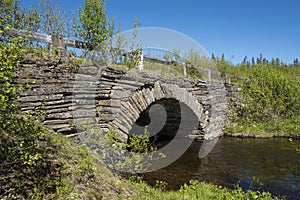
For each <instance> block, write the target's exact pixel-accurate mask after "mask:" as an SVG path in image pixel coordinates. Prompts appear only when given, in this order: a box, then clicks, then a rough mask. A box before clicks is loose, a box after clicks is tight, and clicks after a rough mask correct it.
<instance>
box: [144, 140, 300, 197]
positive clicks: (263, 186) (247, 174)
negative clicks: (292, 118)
mask: <svg viewBox="0 0 300 200" xmlns="http://www.w3.org/2000/svg"><path fill="white" fill-rule="evenodd" d="M201 145H202V142H201V141H194V142H193V144H192V145H191V146H190V148H189V149H188V150H187V151H186V152H185V153H184V154H183V155H182V156H181V157H180V159H178V160H177V161H175V162H174V163H172V164H171V165H169V166H167V167H165V168H163V169H160V170H158V171H155V172H150V173H146V174H143V177H144V180H145V181H146V182H147V183H148V184H150V185H153V186H154V185H155V183H156V180H161V181H164V182H166V183H167V184H168V185H167V187H166V189H168V190H177V189H179V188H180V186H181V185H183V184H184V183H188V182H189V180H191V179H194V180H199V181H204V182H208V183H212V184H215V185H222V186H225V187H228V188H232V189H234V188H235V187H236V186H237V185H238V186H240V187H241V188H242V189H243V190H248V189H251V190H259V191H267V192H271V193H272V194H273V195H275V196H278V197H281V198H283V199H300V152H297V151H296V147H298V148H300V140H296V139H294V140H293V144H291V142H290V141H289V139H288V138H271V139H249V138H242V139H241V138H231V137H224V138H221V139H219V140H218V142H217V144H216V145H215V147H214V148H213V150H212V151H211V152H210V153H209V154H208V155H207V156H206V157H204V158H202V159H200V158H199V156H198V154H199V149H200V147H201Z"/></svg>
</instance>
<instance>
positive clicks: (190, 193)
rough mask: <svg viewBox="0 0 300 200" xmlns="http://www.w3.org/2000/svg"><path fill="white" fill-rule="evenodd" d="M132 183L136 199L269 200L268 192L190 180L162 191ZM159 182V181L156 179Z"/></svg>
mask: <svg viewBox="0 0 300 200" xmlns="http://www.w3.org/2000/svg"><path fill="white" fill-rule="evenodd" d="M131 180H132V184H133V185H134V186H135V187H137V188H138V189H139V191H140V192H139V194H138V198H136V199H159V200H161V199H195V200H196V199H201V200H206V199H207V200H210V199H222V200H235V199H249V200H259V199H260V200H263V199H264V200H271V199H276V198H272V195H271V194H270V193H266V192H255V191H251V190H248V191H245V192H244V191H242V189H241V188H239V187H238V188H237V189H235V190H229V189H226V188H222V187H221V186H214V185H211V184H207V183H203V182H198V181H196V180H191V181H190V182H189V184H184V185H183V186H181V188H180V190H178V191H168V192H163V191H162V190H161V188H152V187H150V186H148V185H147V184H146V183H144V182H143V181H141V180H139V179H131ZM158 182H159V181H158Z"/></svg>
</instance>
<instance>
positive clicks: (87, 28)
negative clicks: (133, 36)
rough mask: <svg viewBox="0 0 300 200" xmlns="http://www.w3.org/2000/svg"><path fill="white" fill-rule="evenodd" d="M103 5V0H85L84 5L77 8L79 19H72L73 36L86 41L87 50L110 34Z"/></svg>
mask: <svg viewBox="0 0 300 200" xmlns="http://www.w3.org/2000/svg"><path fill="white" fill-rule="evenodd" d="M104 6H105V1H104V0H85V1H84V7H83V8H80V9H79V10H78V17H79V19H78V20H77V19H74V20H75V25H74V27H73V30H74V32H75V36H76V37H78V38H80V39H83V40H84V41H85V42H87V43H88V49H89V50H92V49H94V48H95V47H97V46H98V45H100V44H101V43H102V42H103V41H104V40H106V39H107V37H108V36H109V35H110V34H111V33H110V31H111V30H110V26H111V25H110V22H109V21H108V20H107V17H106V10H105V8H104Z"/></svg>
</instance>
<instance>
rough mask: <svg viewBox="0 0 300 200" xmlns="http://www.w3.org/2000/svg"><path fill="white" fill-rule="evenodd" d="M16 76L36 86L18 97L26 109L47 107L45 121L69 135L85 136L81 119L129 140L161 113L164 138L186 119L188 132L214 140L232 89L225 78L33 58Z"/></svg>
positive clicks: (157, 120) (224, 117)
mask: <svg viewBox="0 0 300 200" xmlns="http://www.w3.org/2000/svg"><path fill="white" fill-rule="evenodd" d="M15 76H16V78H17V79H16V80H17V81H16V84H24V83H27V84H29V85H30V87H31V89H28V90H25V91H23V92H22V93H21V97H20V98H19V99H18V101H19V102H20V106H21V110H22V111H23V112H37V111H40V110H43V111H44V113H45V115H44V116H43V118H42V121H43V124H44V125H45V126H46V127H48V128H51V129H53V130H55V131H57V132H62V133H64V134H66V135H68V136H70V137H71V136H74V135H78V134H80V128H78V126H76V124H77V123H87V124H97V126H99V127H101V128H103V129H109V128H113V129H115V130H116V131H117V133H118V135H119V136H120V138H121V139H122V140H124V141H126V140H127V138H128V135H129V134H130V133H131V132H134V130H135V129H137V130H138V128H139V127H143V126H146V125H149V126H150V124H151V123H152V124H154V125H153V128H154V129H155V128H158V127H157V126H161V124H160V123H162V122H161V121H160V117H159V116H155V113H156V112H157V113H160V114H161V116H162V120H164V121H163V126H162V127H160V129H159V130H158V131H160V134H161V135H162V136H163V137H172V135H173V136H174V134H176V130H177V129H178V128H179V126H180V124H182V123H183V122H188V121H193V122H194V121H196V122H197V124H196V126H193V127H185V128H188V133H187V136H189V137H198V138H205V139H211V138H215V137H219V136H221V135H222V134H223V132H222V129H223V127H224V124H225V122H226V112H227V94H228V92H227V90H226V88H225V86H224V84H223V83H222V82H214V83H209V82H205V81H201V80H199V81H198V82H197V83H193V82H192V81H190V80H188V79H186V78H183V77H181V78H175V77H173V78H165V77H160V76H157V75H149V74H147V73H145V72H135V73H125V72H123V71H121V70H117V69H114V68H112V67H97V66H94V65H90V66H79V65H75V64H73V65H71V64H64V63H57V62H55V61H45V60H35V61H32V60H30V59H29V60H25V61H23V62H22V63H21V64H20V66H19V69H18V70H17V72H16V73H15ZM151 108H152V109H151ZM162 108H163V109H162ZM154 122H156V124H155V123H154ZM187 124H188V123H187ZM149 128H151V127H149ZM154 129H153V130H154Z"/></svg>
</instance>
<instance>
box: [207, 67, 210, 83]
mask: <svg viewBox="0 0 300 200" xmlns="http://www.w3.org/2000/svg"><path fill="white" fill-rule="evenodd" d="M207 76H208V81H209V83H211V69H207Z"/></svg>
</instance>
